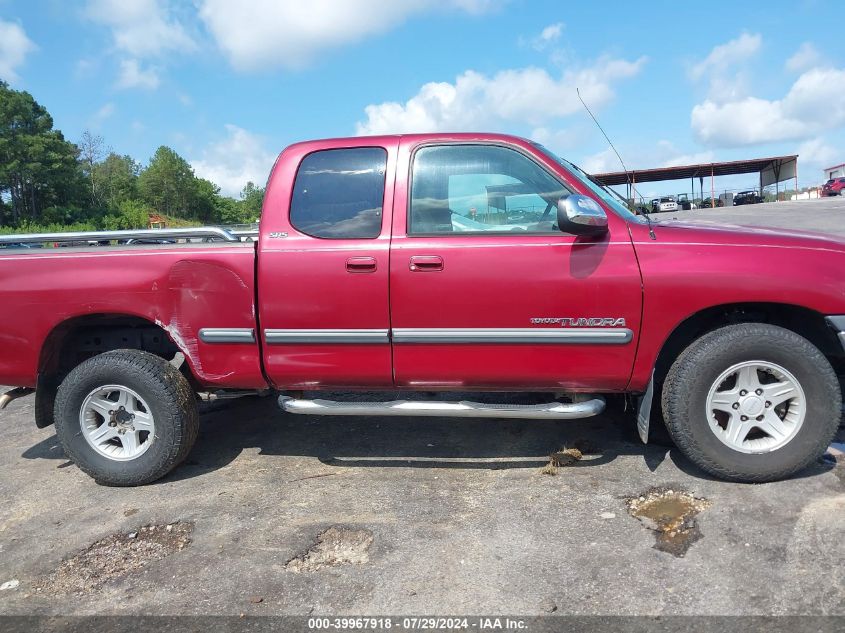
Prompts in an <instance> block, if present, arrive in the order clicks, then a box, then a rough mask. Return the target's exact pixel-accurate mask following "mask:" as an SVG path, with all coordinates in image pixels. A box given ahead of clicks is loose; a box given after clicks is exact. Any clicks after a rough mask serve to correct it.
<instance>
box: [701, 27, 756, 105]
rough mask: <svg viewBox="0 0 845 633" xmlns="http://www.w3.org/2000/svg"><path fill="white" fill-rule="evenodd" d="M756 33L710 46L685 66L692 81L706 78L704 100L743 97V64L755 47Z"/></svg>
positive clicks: (747, 82) (745, 88) (745, 87)
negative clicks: (705, 54) (703, 54)
mask: <svg viewBox="0 0 845 633" xmlns="http://www.w3.org/2000/svg"><path fill="white" fill-rule="evenodd" d="M762 43H763V38H762V37H761V36H760V35H759V34H750V33H742V34H741V35H740V36H739V37H737V38H736V39H733V40H731V41H729V42H726V43H724V44H719V45H718V46H715V47H713V50H711V51H710V54H709V55H708V56H707V57H706V58H704V59H703V60H702V61H700V62H698V63H697V64H694V65H693V66H691V67H690V69H689V77H690V79H692V80H693V81H696V82H697V81H701V80H703V79H705V78H706V79H707V81H708V84H709V87H708V99H710V100H711V101H713V102H716V103H721V102H726V101H732V100H736V99H740V98H742V97H745V96H747V94H748V86H749V85H750V79H749V75H748V72H747V70H746V65H747V63H748V61H749V60H750V58H751V57H753V56H754V55H755V54H756V53H757V52H758V51H759V50H760V47H761V45H762Z"/></svg>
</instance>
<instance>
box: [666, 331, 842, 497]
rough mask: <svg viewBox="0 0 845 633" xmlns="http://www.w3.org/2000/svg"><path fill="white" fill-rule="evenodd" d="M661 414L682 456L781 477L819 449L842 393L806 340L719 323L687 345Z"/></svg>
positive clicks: (706, 465)
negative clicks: (716, 327)
mask: <svg viewBox="0 0 845 633" xmlns="http://www.w3.org/2000/svg"><path fill="white" fill-rule="evenodd" d="M662 395H663V397H662V405H663V414H664V417H665V418H666V426H667V429H668V430H669V434H670V435H671V436H672V440H673V441H674V442H675V444H677V446H678V448H680V449H681V451H682V452H683V453H684V455H685V456H686V457H687V458H689V459H690V460H691V461H692V462H694V463H695V464H696V465H698V466H699V467H701V468H703V469H704V470H706V471H707V472H709V473H711V474H714V475H717V476H718V477H721V478H723V479H728V480H731V481H743V482H763V481H773V480H777V479H783V478H785V477H788V476H790V475H792V474H794V473H796V472H797V471H799V470H801V469H802V468H805V467H806V466H808V465H809V464H810V463H811V462H813V461H814V460H816V459H818V458H819V457H820V456H821V455H822V454H823V453H824V451H825V450H826V448H827V447H828V445H829V444H830V442H831V440H832V439H833V436H834V434H835V433H836V430H837V428H838V425H839V418H840V410H841V406H842V395H841V392H840V387H839V382H838V380H837V378H836V374H835V373H834V371H833V368H832V367H831V366H830V363H829V362H828V360H827V359H826V358H825V357H824V355H823V354H822V353H821V352H820V351H819V350H818V349H817V348H816V347H815V346H814V345H813V344H812V343H810V342H809V341H808V340H806V339H805V338H803V337H801V336H799V335H797V334H795V333H794V332H792V331H790V330H786V329H784V328H781V327H777V326H774V325H768V324H762V323H746V324H739V325H731V326H727V327H723V328H720V329H718V330H715V331H713V332H710V333H709V334H706V335H704V336H702V337H701V338H700V339H698V340H696V341H695V342H694V343H692V345H690V346H689V347H688V348H687V349H686V350H685V351H684V352H683V353H682V354H681V355H680V356H679V357H678V359H677V360H676V361H675V363H674V364H673V365H672V367H671V369H670V370H669V373H668V374H667V376H666V380H665V382H664V385H663V394H662Z"/></svg>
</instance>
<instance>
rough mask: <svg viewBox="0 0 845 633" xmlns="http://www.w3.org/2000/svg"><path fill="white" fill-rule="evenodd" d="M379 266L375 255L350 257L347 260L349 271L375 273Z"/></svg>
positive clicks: (347, 269) (347, 270)
mask: <svg viewBox="0 0 845 633" xmlns="http://www.w3.org/2000/svg"><path fill="white" fill-rule="evenodd" d="M377 268H378V263H377V262H376V258H375V257H350V258H349V259H347V260H346V272H348V273H374V272H376V269H377Z"/></svg>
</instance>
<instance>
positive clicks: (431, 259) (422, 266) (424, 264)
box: [409, 255, 443, 273]
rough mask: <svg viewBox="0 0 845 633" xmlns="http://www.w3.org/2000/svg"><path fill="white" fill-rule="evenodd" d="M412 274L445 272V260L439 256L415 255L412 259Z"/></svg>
mask: <svg viewBox="0 0 845 633" xmlns="http://www.w3.org/2000/svg"><path fill="white" fill-rule="evenodd" d="M409 268H410V269H411V272H415V273H427V272H435V271H438V270H443V258H442V257H440V256H439V255H414V256H413V257H411V265H410V266H409Z"/></svg>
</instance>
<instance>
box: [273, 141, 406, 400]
mask: <svg viewBox="0 0 845 633" xmlns="http://www.w3.org/2000/svg"><path fill="white" fill-rule="evenodd" d="M396 147H397V142H396V140H395V139H391V138H386V139H383V140H381V141H380V140H379V139H372V146H367V147H361V146H360V140H354V139H353V140H350V141H349V143H348V146H344V143H343V142H342V141H340V142H339V141H332V142H326V141H323V142H314V143H304V144H300V145H295V146H292V147H290V148H288V149H287V150H285V152H284V153H283V154H282V156H281V157H280V158H279V161H278V164H277V166H276V168H275V169H274V170H273V176H272V178H271V181H270V183H268V188H267V191H268V195H267V199H266V200H265V202H264V208H263V213H262V225H261V238H260V241H259V245H258V250H259V252H258V275H257V276H258V287H259V292H258V305H259V325H260V328H261V330H262V337H263V354H264V365H265V370H266V372H267V376H268V378H269V379H270V381H271V382H272V383H273V384H274V385H275V386H276V387H278V388H286V389H309V388H317V387H378V386H390V385H392V371H391V351H390V341H389V328H390V321H389V319H390V315H389V308H388V273H389V266H388V261H389V257H388V255H389V244H390V217H391V212H392V201H393V179H394V174H395V155H396Z"/></svg>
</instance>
